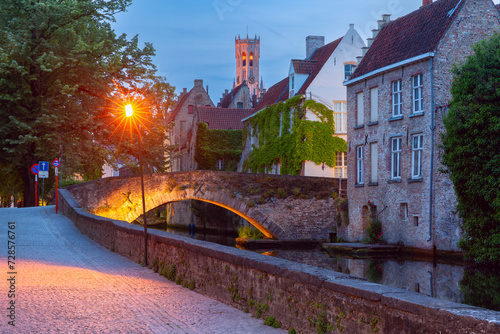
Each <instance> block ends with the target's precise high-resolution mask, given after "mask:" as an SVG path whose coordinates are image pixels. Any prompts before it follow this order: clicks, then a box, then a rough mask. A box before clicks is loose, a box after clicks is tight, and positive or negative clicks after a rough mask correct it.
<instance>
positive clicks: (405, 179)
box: [341, 0, 500, 251]
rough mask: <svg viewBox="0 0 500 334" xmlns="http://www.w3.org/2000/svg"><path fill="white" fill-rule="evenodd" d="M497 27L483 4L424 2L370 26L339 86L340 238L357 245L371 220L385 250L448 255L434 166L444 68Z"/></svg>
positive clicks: (450, 204)
mask: <svg viewBox="0 0 500 334" xmlns="http://www.w3.org/2000/svg"><path fill="white" fill-rule="evenodd" d="M499 25H500V18H499V12H498V10H497V9H496V8H495V5H494V4H493V2H492V1H491V0H474V1H473V0H439V1H436V2H432V1H425V0H424V2H423V6H422V7H420V9H418V10H416V11H414V12H412V13H410V14H408V15H406V16H404V17H401V18H398V19H397V20H394V21H390V17H389V16H388V15H384V16H383V19H382V20H380V21H379V29H378V30H375V31H374V36H373V38H371V39H369V41H368V47H367V48H365V50H364V56H363V57H362V58H361V57H360V59H359V64H358V66H357V68H356V70H355V71H354V73H353V75H352V76H351V78H350V80H349V81H347V82H346V86H347V101H348V117H347V120H348V121H347V135H348V138H349V139H348V154H347V155H348V158H347V160H348V165H349V167H350V168H349V169H348V198H349V225H348V226H347V227H346V229H345V230H343V231H344V232H343V233H344V235H341V237H343V238H344V239H347V240H350V241H358V240H363V239H364V238H366V236H367V235H366V231H367V228H368V225H369V223H370V220H372V219H373V218H377V219H379V220H380V221H381V222H382V231H383V238H384V240H386V241H387V242H389V243H392V244H397V243H401V244H404V245H407V246H410V247H415V248H419V249H423V250H428V251H435V250H436V249H438V250H442V251H457V250H458V248H457V242H458V240H459V238H460V229H459V218H458V216H457V214H456V211H455V205H456V198H455V194H454V190H453V184H452V182H451V181H450V179H449V177H448V176H447V175H446V174H444V173H442V172H441V170H442V169H441V167H443V166H442V165H441V163H440V160H441V154H442V151H441V148H440V143H441V142H440V133H441V132H442V131H443V130H444V126H443V117H444V116H445V114H446V111H447V109H448V103H449V101H450V100H451V93H450V88H451V83H452V81H453V77H452V73H451V70H452V67H453V65H454V64H460V63H462V62H463V61H464V60H465V59H466V57H467V56H469V55H470V54H471V53H472V49H471V48H472V46H473V45H474V44H475V43H477V42H478V41H480V40H483V39H485V38H487V37H488V36H491V35H492V34H493V33H494V32H496V31H498V28H499Z"/></svg>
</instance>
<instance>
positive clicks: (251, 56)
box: [250, 53, 253, 66]
mask: <svg viewBox="0 0 500 334" xmlns="http://www.w3.org/2000/svg"><path fill="white" fill-rule="evenodd" d="M250 66H253V53H250Z"/></svg>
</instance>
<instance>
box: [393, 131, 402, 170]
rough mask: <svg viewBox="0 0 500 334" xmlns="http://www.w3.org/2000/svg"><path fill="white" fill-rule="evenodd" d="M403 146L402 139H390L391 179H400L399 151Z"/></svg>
mask: <svg viewBox="0 0 500 334" xmlns="http://www.w3.org/2000/svg"><path fill="white" fill-rule="evenodd" d="M402 144H403V138H402V137H394V138H392V139H391V179H393V180H398V179H401V151H402V150H401V149H402Z"/></svg>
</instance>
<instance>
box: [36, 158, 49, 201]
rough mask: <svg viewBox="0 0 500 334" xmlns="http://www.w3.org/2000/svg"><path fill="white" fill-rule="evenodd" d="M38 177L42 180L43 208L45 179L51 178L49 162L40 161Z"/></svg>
mask: <svg viewBox="0 0 500 334" xmlns="http://www.w3.org/2000/svg"><path fill="white" fill-rule="evenodd" d="M38 167H39V169H38V176H39V177H40V178H41V179H42V206H43V195H44V194H45V179H48V178H49V162H48V161H40V162H39V163H38Z"/></svg>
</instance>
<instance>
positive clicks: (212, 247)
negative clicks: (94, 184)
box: [59, 189, 500, 333]
mask: <svg viewBox="0 0 500 334" xmlns="http://www.w3.org/2000/svg"><path fill="white" fill-rule="evenodd" d="M60 195H61V196H59V205H60V207H61V211H62V212H64V214H65V215H67V216H68V217H69V218H70V219H72V220H73V222H74V223H75V226H76V227H77V228H78V229H79V230H80V231H81V232H82V233H84V234H86V235H88V236H89V237H91V238H92V239H94V240H95V241H97V242H99V243H101V244H102V245H104V246H105V247H107V248H109V249H112V250H114V251H115V252H117V253H120V254H122V255H124V256H126V257H128V258H130V259H132V260H134V261H140V260H141V259H142V258H143V254H142V251H143V235H142V231H141V228H140V227H138V226H133V225H130V224H128V223H125V222H121V221H113V220H111V219H106V218H102V217H98V216H95V215H92V214H89V213H88V212H86V211H85V210H83V209H82V208H80V206H79V205H78V203H77V202H76V201H75V200H74V199H73V198H72V196H71V195H70V194H69V192H67V191H65V190H64V189H63V190H60ZM148 250H149V252H148V256H149V258H150V259H152V262H151V263H152V264H153V263H155V262H156V263H157V265H158V267H157V268H156V267H155V268H154V269H158V271H159V272H160V273H161V272H164V273H165V274H166V275H168V276H169V277H171V278H173V279H174V280H175V281H176V282H178V283H179V284H186V286H189V287H192V288H193V289H194V290H195V291H197V292H199V293H202V294H204V295H207V296H209V297H211V298H214V299H217V300H220V301H223V302H224V303H227V304H229V305H232V306H234V307H237V308H240V309H242V310H245V311H248V312H250V313H252V314H253V315H255V316H257V317H274V318H275V319H276V320H277V321H279V322H280V323H281V324H282V327H283V328H285V329H291V328H293V329H296V330H297V331H299V332H311V331H315V329H318V330H320V329H323V328H325V329H338V330H341V329H342V330H343V331H344V332H346V333H372V332H374V331H377V332H379V333H415V332H423V333H427V332H429V333H431V332H432V333H435V332H441V333H470V332H478V333H497V332H499V331H500V313H499V312H494V311H489V310H485V309H481V308H477V307H471V306H468V305H464V304H458V303H453V302H449V301H444V300H439V299H436V298H431V297H428V296H425V295H422V294H418V293H415V292H412V291H406V290H401V289H398V288H393V287H389V286H384V285H380V284H375V283H371V282H368V281H366V280H363V279H359V278H356V277H353V276H351V275H347V274H343V273H338V272H334V271H331V270H327V269H323V268H318V267H313V266H309V265H304V264H300V263H296V262H291V261H287V260H283V259H279V258H273V257H268V256H264V255H261V254H256V253H250V252H247V251H243V250H239V249H236V248H231V247H226V246H221V245H216V244H212V243H206V242H202V241H197V240H193V239H189V238H185V237H180V236H175V235H171V234H167V233H165V232H161V231H151V234H150V237H149V240H148Z"/></svg>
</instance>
